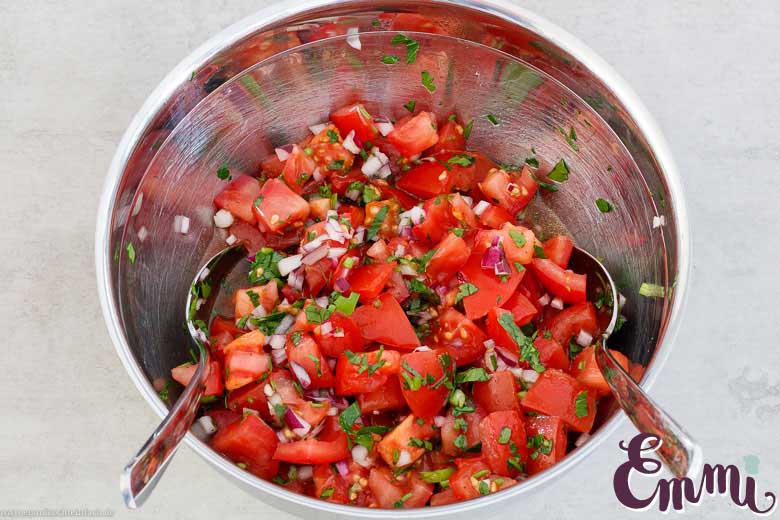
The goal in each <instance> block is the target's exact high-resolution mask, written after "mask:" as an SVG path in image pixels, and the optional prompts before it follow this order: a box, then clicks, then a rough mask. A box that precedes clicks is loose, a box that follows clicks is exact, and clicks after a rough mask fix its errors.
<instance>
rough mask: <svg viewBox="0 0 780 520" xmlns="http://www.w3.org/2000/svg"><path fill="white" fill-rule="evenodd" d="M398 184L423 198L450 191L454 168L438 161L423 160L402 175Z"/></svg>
mask: <svg viewBox="0 0 780 520" xmlns="http://www.w3.org/2000/svg"><path fill="white" fill-rule="evenodd" d="M396 185H397V186H398V187H399V188H401V189H402V190H405V191H408V192H409V193H411V194H413V195H417V196H418V197H420V198H422V199H427V198H430V197H435V196H437V195H442V194H446V193H449V192H450V189H452V168H451V167H449V166H448V165H446V164H444V165H442V164H441V163H439V162H437V161H422V162H421V163H420V164H419V165H417V166H413V167H412V168H411V169H410V170H409V171H407V172H406V173H404V174H403V175H401V177H400V178H399V179H398V180H397V181H396Z"/></svg>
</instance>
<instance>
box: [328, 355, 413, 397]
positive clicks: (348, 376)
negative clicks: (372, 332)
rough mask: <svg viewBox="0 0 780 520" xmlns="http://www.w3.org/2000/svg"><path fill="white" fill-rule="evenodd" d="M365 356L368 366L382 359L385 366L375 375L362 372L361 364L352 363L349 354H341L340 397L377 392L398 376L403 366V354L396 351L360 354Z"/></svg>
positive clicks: (337, 379)
mask: <svg viewBox="0 0 780 520" xmlns="http://www.w3.org/2000/svg"><path fill="white" fill-rule="evenodd" d="M360 356H365V359H366V362H367V363H368V365H374V364H376V363H377V362H378V361H379V360H380V359H381V360H382V361H384V364H383V365H382V366H380V367H379V368H378V369H377V370H376V371H375V372H374V373H373V374H369V373H368V370H361V366H360V365H359V364H353V363H352V362H350V360H349V357H348V356H347V354H346V353H345V354H341V355H340V356H339V359H338V361H337V362H336V393H337V394H339V395H357V394H363V393H367V392H374V391H377V390H379V389H381V388H383V387H384V386H385V384H387V380H388V379H389V378H390V377H392V376H393V375H395V374H397V373H398V371H399V369H400V366H401V354H400V353H398V352H397V351H395V350H383V351H382V357H381V358H380V357H379V351H378V350H375V351H373V352H366V353H365V354H360Z"/></svg>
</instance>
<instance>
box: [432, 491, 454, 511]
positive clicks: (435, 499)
mask: <svg viewBox="0 0 780 520" xmlns="http://www.w3.org/2000/svg"><path fill="white" fill-rule="evenodd" d="M457 501H458V499H457V498H455V492H454V491H452V489H451V488H447V489H445V490H443V491H439V492H438V493H434V494H433V496H431V501H430V504H431V507H436V506H446V505H447V504H454V503H455V502H457Z"/></svg>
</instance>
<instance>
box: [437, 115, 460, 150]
mask: <svg viewBox="0 0 780 520" xmlns="http://www.w3.org/2000/svg"><path fill="white" fill-rule="evenodd" d="M465 148H466V137H465V136H464V135H463V126H461V124H460V123H458V121H457V120H456V119H454V118H452V119H447V122H446V123H444V124H443V125H441V127H440V128H439V142H437V143H436V144H435V145H434V146H433V148H431V153H434V154H435V153H437V152H443V151H447V150H464V149H465Z"/></svg>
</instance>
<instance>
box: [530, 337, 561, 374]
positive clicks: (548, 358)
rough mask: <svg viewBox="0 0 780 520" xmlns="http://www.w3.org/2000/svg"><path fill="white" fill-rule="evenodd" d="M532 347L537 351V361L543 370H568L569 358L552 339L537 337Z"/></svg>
mask: <svg viewBox="0 0 780 520" xmlns="http://www.w3.org/2000/svg"><path fill="white" fill-rule="evenodd" d="M534 346H535V347H536V350H538V351H539V361H540V362H541V363H542V365H544V366H545V368H557V369H559V370H566V371H568V370H569V356H568V355H567V354H566V351H565V350H563V347H562V346H561V344H560V343H558V342H557V341H555V340H554V339H552V338H549V339H548V338H545V337H544V336H537V338H536V339H535V340H534Z"/></svg>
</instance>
